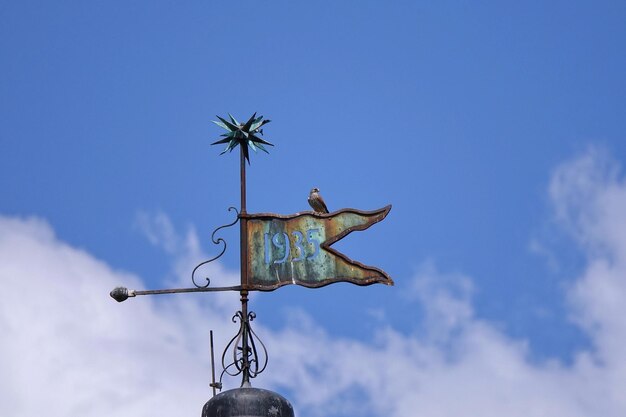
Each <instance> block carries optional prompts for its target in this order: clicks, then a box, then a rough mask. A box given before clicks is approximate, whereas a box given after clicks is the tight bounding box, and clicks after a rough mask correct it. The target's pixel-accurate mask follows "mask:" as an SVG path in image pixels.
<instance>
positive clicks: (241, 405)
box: [202, 387, 294, 417]
mask: <svg viewBox="0 0 626 417" xmlns="http://www.w3.org/2000/svg"><path fill="white" fill-rule="evenodd" d="M202 417H294V414H293V407H292V406H291V404H290V403H289V401H287V399H285V397H283V396H282V395H280V394H277V393H275V392H273V391H269V390H266V389H261V388H251V387H248V388H236V389H231V390H228V391H224V392H222V393H219V394H217V395H216V396H215V397H213V398H211V399H210V400H209V401H207V403H206V404H205V405H204V407H203V408H202Z"/></svg>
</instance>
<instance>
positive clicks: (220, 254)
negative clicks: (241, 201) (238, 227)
mask: <svg viewBox="0 0 626 417" xmlns="http://www.w3.org/2000/svg"><path fill="white" fill-rule="evenodd" d="M233 210H234V211H235V213H237V218H236V219H235V220H234V221H233V222H232V223H229V224H225V225H223V226H220V227H218V228H217V229H215V230H214V231H213V233H211V240H212V241H213V243H214V244H216V245H220V244H221V245H223V246H222V250H221V252H220V253H219V254H218V255H217V256H214V257H213V258H211V259H208V260H206V261H203V262H200V263H199V264H198V265H196V267H195V268H194V269H193V271H192V272H191V282H193V285H195V286H196V287H197V288H207V287H208V286H209V284H211V279H210V278H209V277H205V278H204V279H205V280H206V284H203V285H200V284H198V283H197V282H196V271H197V270H198V268H200V267H201V266H202V265H205V264H208V263H210V262H213V261H215V260H216V259H219V258H220V257H221V256H222V255H223V254H224V252H226V247H227V244H226V241H225V240H224V239H222V238H221V237H218V238H217V239H215V234H216V233H217V232H218V231H219V230H221V229H225V228H227V227H230V226H233V225H234V224H236V223H237V222H238V221H239V211H238V210H237V209H236V208H235V207H228V211H233Z"/></svg>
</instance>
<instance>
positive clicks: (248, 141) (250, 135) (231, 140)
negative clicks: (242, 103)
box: [211, 113, 274, 164]
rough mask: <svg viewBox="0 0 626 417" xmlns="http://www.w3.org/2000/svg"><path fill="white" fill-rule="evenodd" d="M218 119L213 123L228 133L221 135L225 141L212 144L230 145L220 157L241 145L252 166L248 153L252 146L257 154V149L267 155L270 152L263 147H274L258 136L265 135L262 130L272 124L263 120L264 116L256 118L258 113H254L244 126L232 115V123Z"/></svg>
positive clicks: (229, 115) (230, 116)
mask: <svg viewBox="0 0 626 417" xmlns="http://www.w3.org/2000/svg"><path fill="white" fill-rule="evenodd" d="M216 117H217V118H218V119H220V121H219V122H216V121H213V123H215V124H216V125H218V126H219V127H223V128H224V129H226V130H227V131H228V133H224V134H223V135H221V136H223V137H224V139H220V140H218V141H216V142H213V143H212V144H211V145H219V144H220V143H228V145H227V146H226V149H224V150H223V151H222V153H220V155H222V154H224V153H226V152H230V151H232V150H233V149H235V148H236V147H237V145H239V146H241V149H242V151H243V156H244V157H245V158H246V161H248V164H250V157H249V154H250V153H249V151H248V146H250V147H251V148H252V150H253V151H255V152H256V151H257V149H260V150H262V151H263V152H265V153H269V152H268V151H267V149H265V147H264V146H263V145H269V146H274V145H273V144H271V143H269V142H267V141H265V140H263V139H261V138H260V137H259V136H257V135H259V134H260V135H262V134H263V129H261V127H263V126H264V125H266V124H267V123H269V122H270V120H267V119H266V120H263V116H259V117H256V113H254V114H253V115H252V117H250V119H248V121H247V122H245V123H243V124H241V123H239V122H238V121H237V120H236V119H235V118H234V117H233V116H232V115H231V114H230V113H228V117H229V118H230V122H229V121H228V120H226V119H222V118H221V117H219V116H216Z"/></svg>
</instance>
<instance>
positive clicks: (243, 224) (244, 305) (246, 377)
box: [239, 146, 250, 387]
mask: <svg viewBox="0 0 626 417" xmlns="http://www.w3.org/2000/svg"><path fill="white" fill-rule="evenodd" d="M240 148H241V150H240V153H239V155H240V156H239V161H240V165H241V168H240V169H241V212H240V213H239V215H240V219H241V221H240V222H239V227H240V229H239V230H240V244H241V246H240V266H241V287H242V289H241V291H240V292H239V294H240V295H241V313H242V317H241V320H242V322H241V326H242V335H241V336H242V340H241V350H242V352H241V359H242V364H241V365H242V371H243V375H242V380H241V386H242V387H249V386H250V358H249V356H248V353H249V349H250V348H249V345H248V338H249V337H250V334H249V332H248V329H249V322H248V219H247V215H248V212H247V210H246V159H245V157H244V153H243V146H241V147H240Z"/></svg>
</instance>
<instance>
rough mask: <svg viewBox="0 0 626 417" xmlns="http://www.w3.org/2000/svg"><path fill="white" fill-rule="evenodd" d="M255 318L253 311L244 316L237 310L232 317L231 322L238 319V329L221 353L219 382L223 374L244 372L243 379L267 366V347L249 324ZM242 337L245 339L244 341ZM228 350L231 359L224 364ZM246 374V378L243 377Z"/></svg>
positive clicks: (235, 321)
mask: <svg viewBox="0 0 626 417" xmlns="http://www.w3.org/2000/svg"><path fill="white" fill-rule="evenodd" d="M255 318H256V313H255V312H253V311H251V312H250V313H248V314H247V316H245V317H244V314H243V312H241V311H237V313H235V315H234V316H233V317H232V321H233V323H237V322H238V321H239V323H240V325H239V331H238V332H237V334H236V335H235V336H234V337H233V338H232V339H231V340H230V342H228V344H227V345H226V348H225V349H224V353H223V354H222V368H223V371H222V373H221V375H220V379H219V380H220V383H221V382H222V378H223V377H224V374H227V375H230V376H237V375H241V374H244V380H247V379H248V378H255V377H256V376H257V375H259V374H260V373H261V372H263V371H264V370H265V368H266V367H267V362H268V354H267V348H266V347H265V344H264V343H263V342H262V341H261V339H260V338H259V336H258V335H257V334H256V333H255V332H254V330H252V327H251V326H250V322H251V321H253V320H254V319H255ZM244 339H245V340H246V341H245V342H244ZM257 346H258V347H257ZM259 348H260V349H259ZM244 350H245V351H244ZM229 352H231V354H232V361H231V362H230V363H229V364H226V361H227V359H226V357H227V356H228V353H229ZM246 376H247V377H248V378H245V377H246Z"/></svg>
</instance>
